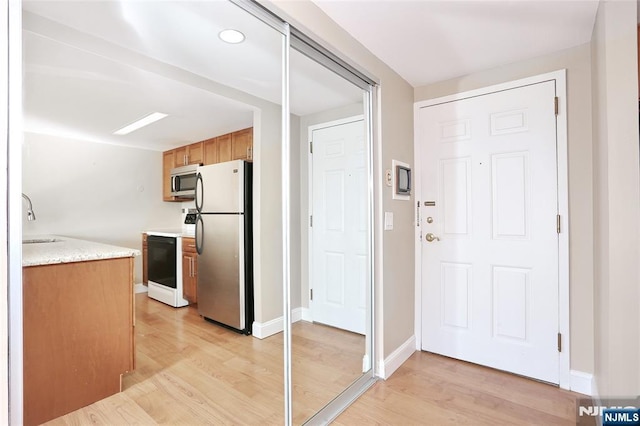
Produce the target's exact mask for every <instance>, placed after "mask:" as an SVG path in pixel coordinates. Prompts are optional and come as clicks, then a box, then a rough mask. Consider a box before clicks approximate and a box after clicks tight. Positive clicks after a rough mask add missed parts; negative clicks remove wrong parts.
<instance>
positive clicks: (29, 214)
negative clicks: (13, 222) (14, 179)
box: [22, 192, 36, 221]
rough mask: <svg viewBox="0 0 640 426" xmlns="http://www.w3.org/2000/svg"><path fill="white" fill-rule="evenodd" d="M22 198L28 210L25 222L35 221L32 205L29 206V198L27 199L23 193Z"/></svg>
mask: <svg viewBox="0 0 640 426" xmlns="http://www.w3.org/2000/svg"><path fill="white" fill-rule="evenodd" d="M22 198H24V199H25V200H27V202H28V203H29V208H28V209H27V220H29V221H31V220H36V214H35V213H34V212H33V205H32V204H31V198H29V197H27V196H26V195H25V193H24V192H23V193H22Z"/></svg>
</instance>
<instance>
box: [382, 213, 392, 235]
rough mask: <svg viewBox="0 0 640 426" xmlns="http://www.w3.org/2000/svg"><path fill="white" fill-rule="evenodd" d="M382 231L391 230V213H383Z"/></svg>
mask: <svg viewBox="0 0 640 426" xmlns="http://www.w3.org/2000/svg"><path fill="white" fill-rule="evenodd" d="M384 230H385V231H391V230H393V212H384Z"/></svg>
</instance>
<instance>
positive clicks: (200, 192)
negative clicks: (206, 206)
mask: <svg viewBox="0 0 640 426" xmlns="http://www.w3.org/2000/svg"><path fill="white" fill-rule="evenodd" d="M203 198H204V191H203V187H202V175H201V174H200V173H198V175H197V176H196V188H195V199H196V211H197V212H198V213H202V202H203Z"/></svg>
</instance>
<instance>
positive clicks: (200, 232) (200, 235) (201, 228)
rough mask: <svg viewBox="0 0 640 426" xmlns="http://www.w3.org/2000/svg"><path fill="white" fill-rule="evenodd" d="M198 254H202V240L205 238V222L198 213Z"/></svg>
mask: <svg viewBox="0 0 640 426" xmlns="http://www.w3.org/2000/svg"><path fill="white" fill-rule="evenodd" d="M195 236H196V252H197V253H198V254H202V239H203V238H204V222H203V221H202V215H201V214H200V213H198V216H197V217H196V235H195Z"/></svg>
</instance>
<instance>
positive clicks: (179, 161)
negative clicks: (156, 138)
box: [173, 146, 187, 167]
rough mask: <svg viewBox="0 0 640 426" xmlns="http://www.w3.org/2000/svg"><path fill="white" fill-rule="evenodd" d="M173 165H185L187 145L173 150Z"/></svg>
mask: <svg viewBox="0 0 640 426" xmlns="http://www.w3.org/2000/svg"><path fill="white" fill-rule="evenodd" d="M173 152H174V154H173V161H174V162H173V167H182V166H186V165H187V147H186V146H181V147H180V148H176V149H174V150H173Z"/></svg>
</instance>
